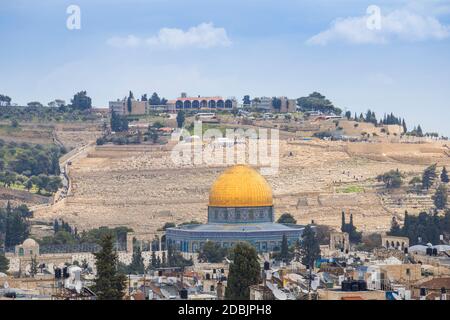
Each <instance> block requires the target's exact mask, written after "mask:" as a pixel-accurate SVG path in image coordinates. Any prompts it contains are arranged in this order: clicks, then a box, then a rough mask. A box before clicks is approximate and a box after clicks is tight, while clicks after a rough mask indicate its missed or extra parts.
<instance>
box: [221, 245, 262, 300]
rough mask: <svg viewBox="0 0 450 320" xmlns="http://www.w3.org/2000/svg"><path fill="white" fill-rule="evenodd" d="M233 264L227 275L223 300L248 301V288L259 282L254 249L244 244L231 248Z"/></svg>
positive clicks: (258, 266) (258, 268)
mask: <svg viewBox="0 0 450 320" xmlns="http://www.w3.org/2000/svg"><path fill="white" fill-rule="evenodd" d="M232 255H233V262H232V263H231V265H230V271H229V273H228V280H227V288H226V290H225V298H226V299H228V300H249V299H250V286H252V285H256V284H258V283H259V280H260V273H261V270H260V265H259V262H258V254H257V253H256V249H255V248H254V247H252V246H251V245H250V244H248V243H246V242H240V243H238V244H236V246H235V247H234V248H233V252H232Z"/></svg>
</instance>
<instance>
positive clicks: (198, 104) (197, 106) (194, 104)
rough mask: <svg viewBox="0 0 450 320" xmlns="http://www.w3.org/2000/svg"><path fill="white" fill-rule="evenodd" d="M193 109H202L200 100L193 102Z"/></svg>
mask: <svg viewBox="0 0 450 320" xmlns="http://www.w3.org/2000/svg"><path fill="white" fill-rule="evenodd" d="M192 108H194V109H199V108H200V101H198V100H194V101H192Z"/></svg>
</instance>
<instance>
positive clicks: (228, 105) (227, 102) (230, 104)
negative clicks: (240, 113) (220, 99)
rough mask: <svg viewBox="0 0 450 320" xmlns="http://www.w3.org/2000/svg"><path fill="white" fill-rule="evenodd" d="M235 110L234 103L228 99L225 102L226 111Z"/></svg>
mask: <svg viewBox="0 0 450 320" xmlns="http://www.w3.org/2000/svg"><path fill="white" fill-rule="evenodd" d="M231 108H233V101H231V100H230V99H227V100H226V101H225V109H231Z"/></svg>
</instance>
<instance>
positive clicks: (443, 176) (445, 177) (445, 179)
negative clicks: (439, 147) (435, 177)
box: [441, 167, 449, 183]
mask: <svg viewBox="0 0 450 320" xmlns="http://www.w3.org/2000/svg"><path fill="white" fill-rule="evenodd" d="M441 181H442V182H443V183H448V182H449V178H448V172H447V168H446V167H444V168H443V169H442V173H441Z"/></svg>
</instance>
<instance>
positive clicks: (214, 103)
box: [208, 100, 216, 109]
mask: <svg viewBox="0 0 450 320" xmlns="http://www.w3.org/2000/svg"><path fill="white" fill-rule="evenodd" d="M208 107H209V108H210V109H214V108H215V107H216V101H214V100H209V102H208Z"/></svg>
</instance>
